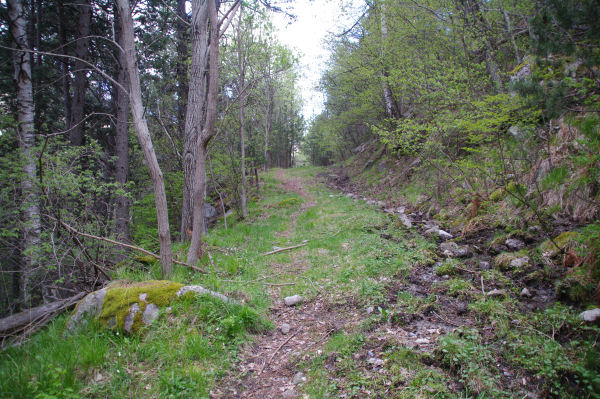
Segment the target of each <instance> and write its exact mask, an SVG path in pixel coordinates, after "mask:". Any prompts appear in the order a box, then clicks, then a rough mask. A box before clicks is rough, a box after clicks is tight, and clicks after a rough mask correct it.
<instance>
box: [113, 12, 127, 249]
mask: <svg viewBox="0 0 600 399" xmlns="http://www.w3.org/2000/svg"><path fill="white" fill-rule="evenodd" d="M115 17H116V18H119V13H118V12H117V13H116V15H115ZM118 22H119V23H117V24H116V25H117V26H116V27H115V30H116V31H117V32H116V35H117V41H118V42H119V45H121V47H123V45H124V42H123V34H122V32H121V28H120V25H121V24H120V21H118ZM117 59H118V60H119V66H118V68H119V69H118V73H117V82H119V83H120V84H121V85H122V86H123V87H128V86H129V79H128V78H127V69H126V66H127V60H126V59H125V54H124V53H123V52H122V51H119V54H118V55H117ZM114 90H115V97H116V118H117V121H116V126H115V131H116V132H115V133H116V137H115V150H116V151H115V152H116V156H117V160H116V163H115V181H116V182H117V183H118V184H119V186H120V187H124V186H125V184H126V183H127V178H128V177H129V96H128V95H127V93H124V92H123V91H121V90H120V89H119V88H118V87H115V88H114ZM115 232H116V235H117V239H119V240H120V241H125V242H129V199H128V198H127V197H124V196H117V203H116V209H115Z"/></svg>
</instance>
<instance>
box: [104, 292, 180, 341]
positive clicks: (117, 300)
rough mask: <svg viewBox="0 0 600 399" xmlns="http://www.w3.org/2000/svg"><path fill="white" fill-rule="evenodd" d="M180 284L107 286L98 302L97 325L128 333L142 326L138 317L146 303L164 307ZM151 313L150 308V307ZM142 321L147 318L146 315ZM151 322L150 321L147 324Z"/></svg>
mask: <svg viewBox="0 0 600 399" xmlns="http://www.w3.org/2000/svg"><path fill="white" fill-rule="evenodd" d="M181 287H183V284H179V283H175V282H172V281H156V280H152V281H145V282H142V283H134V284H123V283H119V284H115V285H114V286H112V287H109V288H108V290H107V291H106V296H105V297H104V302H103V303H102V311H101V312H100V316H99V321H100V324H101V325H103V326H106V327H108V328H113V329H116V330H124V331H126V332H129V333H133V332H137V331H138V330H139V329H140V327H142V326H143V325H144V323H142V318H143V317H144V314H145V313H146V308H147V306H148V305H149V304H153V305H154V306H155V307H158V308H162V307H166V306H167V305H168V304H169V303H171V301H172V300H173V299H174V298H175V297H176V295H177V291H178V290H179V289H180V288H181ZM151 309H152V310H154V309H153V308H151ZM146 318H147V319H148V318H151V317H150V316H148V315H146ZM152 321H153V319H152V320H151V321H150V323H151V322H152Z"/></svg>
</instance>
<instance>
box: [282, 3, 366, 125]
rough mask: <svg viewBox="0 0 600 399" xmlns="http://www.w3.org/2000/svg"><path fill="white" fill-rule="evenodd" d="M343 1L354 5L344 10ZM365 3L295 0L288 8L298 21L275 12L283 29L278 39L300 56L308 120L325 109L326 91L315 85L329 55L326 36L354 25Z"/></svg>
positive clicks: (302, 87)
mask: <svg viewBox="0 0 600 399" xmlns="http://www.w3.org/2000/svg"><path fill="white" fill-rule="evenodd" d="M342 3H345V4H346V5H348V4H350V5H352V4H354V5H355V6H354V7H348V6H346V8H347V9H346V10H345V11H343V10H342V7H341V5H342ZM362 4H364V1H363V0H345V1H344V0H294V1H293V2H292V5H291V7H290V9H289V12H290V13H291V14H294V15H295V16H296V20H295V21H292V22H290V20H289V18H286V17H285V16H283V15H281V14H275V15H274V16H273V23H274V25H275V26H276V28H278V29H279V31H280V34H279V40H280V41H281V42H282V43H283V44H285V45H287V46H289V47H291V48H292V49H297V53H298V55H299V57H300V72H301V76H300V87H301V90H302V97H303V99H304V109H303V114H304V117H305V118H306V119H307V120H309V119H310V118H311V117H312V116H314V115H316V114H319V113H320V112H321V111H322V110H323V95H322V94H321V93H320V92H319V91H318V90H317V88H316V85H317V84H318V83H319V78H320V77H321V73H322V72H323V70H324V68H325V63H326V62H327V60H328V58H329V52H328V50H327V48H326V46H325V44H324V39H326V38H327V36H328V34H330V33H339V32H342V31H343V30H344V29H345V28H347V27H349V26H351V25H352V24H353V23H354V20H353V18H355V17H356V14H357V11H356V10H357V9H358V8H359V7H360V6H361V5H362Z"/></svg>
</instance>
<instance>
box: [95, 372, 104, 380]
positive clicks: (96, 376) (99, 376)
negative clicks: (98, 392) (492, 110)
mask: <svg viewBox="0 0 600 399" xmlns="http://www.w3.org/2000/svg"><path fill="white" fill-rule="evenodd" d="M102 378H103V377H102V374H100V373H98V374H96V375H95V376H94V382H100V381H102Z"/></svg>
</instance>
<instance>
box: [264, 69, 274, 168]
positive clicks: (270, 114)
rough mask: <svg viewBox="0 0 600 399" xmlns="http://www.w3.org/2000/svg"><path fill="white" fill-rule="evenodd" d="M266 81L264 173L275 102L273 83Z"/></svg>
mask: <svg viewBox="0 0 600 399" xmlns="http://www.w3.org/2000/svg"><path fill="white" fill-rule="evenodd" d="M269 62H270V61H269ZM269 75H270V71H269ZM267 79H268V86H267V120H266V122H265V167H264V170H265V171H266V170H267V168H269V167H271V160H270V154H269V138H270V136H271V129H272V128H273V107H274V106H275V100H274V98H273V97H274V96H275V93H274V91H275V88H274V87H273V83H272V82H271V77H270V76H269V77H267Z"/></svg>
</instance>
